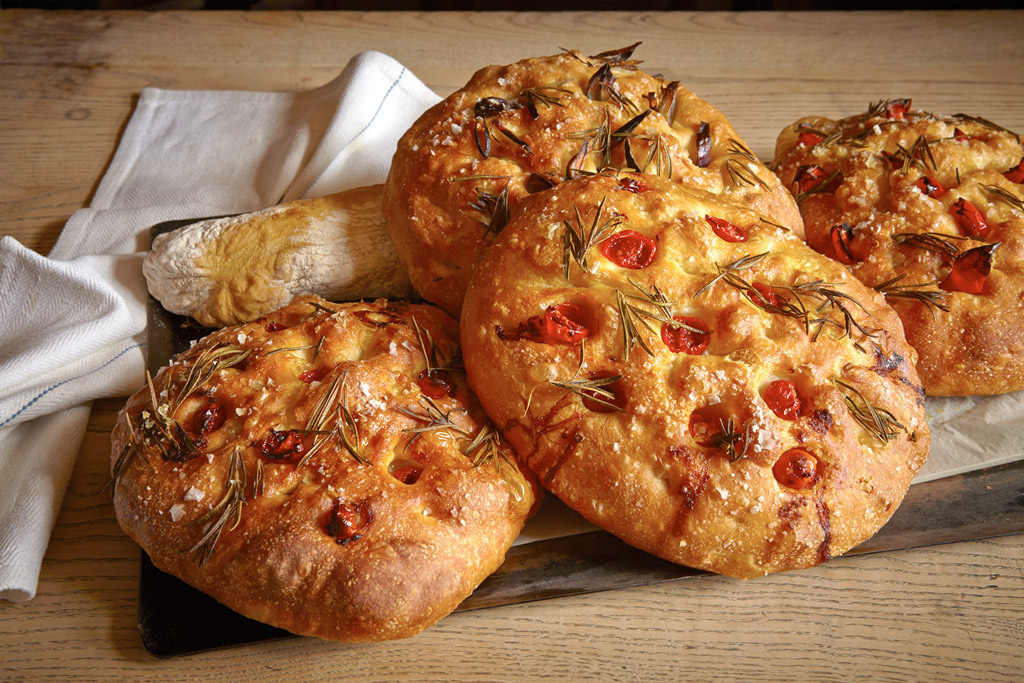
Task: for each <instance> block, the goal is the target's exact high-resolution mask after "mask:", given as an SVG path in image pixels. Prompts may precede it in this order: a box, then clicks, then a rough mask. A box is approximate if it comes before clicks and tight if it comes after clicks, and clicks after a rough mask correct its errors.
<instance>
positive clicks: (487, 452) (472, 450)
mask: <svg viewBox="0 0 1024 683" xmlns="http://www.w3.org/2000/svg"><path fill="white" fill-rule="evenodd" d="M462 454H463V455H465V456H466V457H472V459H473V467H480V466H481V465H483V464H485V463H488V462H492V463H494V471H495V472H499V473H500V472H501V463H502V462H504V463H505V464H506V465H510V466H512V467H515V465H514V464H513V462H512V460H511V459H509V457H508V455H507V454H506V453H505V451H503V450H502V449H501V446H500V437H499V436H498V432H496V431H495V430H494V428H493V427H491V426H490V425H484V426H483V427H481V428H480V430H479V431H478V432H477V433H476V436H475V437H473V440H472V441H470V442H469V444H468V445H467V446H466V447H465V448H463V449H462Z"/></svg>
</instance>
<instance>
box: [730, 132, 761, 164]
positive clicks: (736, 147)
mask: <svg viewBox="0 0 1024 683" xmlns="http://www.w3.org/2000/svg"><path fill="white" fill-rule="evenodd" d="M725 151H726V154H731V155H735V156H741V157H743V158H744V159H746V160H747V161H753V162H754V163H755V164H759V163H761V160H760V159H758V158H757V156H756V155H755V154H754V153H753V152H751V151H750V148H749V147H747V146H746V145H744V144H743V143H742V142H740V141H739V140H737V139H736V138H729V145H728V146H727V147H726V148H725Z"/></svg>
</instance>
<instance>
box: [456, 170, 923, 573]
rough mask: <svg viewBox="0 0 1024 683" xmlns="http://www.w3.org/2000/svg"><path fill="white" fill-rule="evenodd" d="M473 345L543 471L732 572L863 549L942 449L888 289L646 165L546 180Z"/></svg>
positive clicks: (478, 376)
mask: <svg viewBox="0 0 1024 683" xmlns="http://www.w3.org/2000/svg"><path fill="white" fill-rule="evenodd" d="M599 211H600V215H598V213H599ZM708 217H711V218H714V219H719V220H724V221H729V222H730V223H731V224H732V226H733V227H734V228H738V231H739V232H741V233H743V235H745V238H746V239H745V241H736V242H733V241H727V240H726V239H724V238H723V237H721V236H719V234H718V233H717V232H716V231H715V230H713V229H712V227H711V225H710V222H709V220H708ZM608 226H610V227H608ZM591 228H594V229H596V231H597V232H596V235H597V237H595V238H594V239H592V240H589V241H590V242H592V244H591V245H590V248H589V250H586V251H585V253H581V252H583V251H584V250H583V249H581V248H577V247H579V246H580V245H581V244H582V246H583V247H586V246H587V243H588V236H592V235H591V233H590V232H589V230H590V229H591ZM602 228H606V229H605V230H604V231H602ZM570 229H571V231H570ZM625 231H635V233H638V234H639V235H642V236H643V239H644V240H648V242H646V244H648V245H650V244H651V243H653V244H654V246H655V250H654V251H653V254H652V251H651V250H648V251H647V252H646V253H647V258H645V259H640V260H639V261H634V262H632V265H633V266H636V267H631V268H626V267H622V266H620V265H619V262H618V260H613V257H615V258H616V259H617V258H618V257H617V256H616V251H615V250H614V249H612V250H608V251H607V253H606V246H607V245H608V244H611V243H612V242H609V241H608V240H609V239H610V238H609V235H611V236H614V235H615V234H617V233H619V232H625ZM570 232H572V233H574V234H581V235H582V236H583V238H584V239H583V240H580V241H574V239H573V238H571V235H570ZM724 234H729V235H731V236H735V235H736V231H735V230H733V231H732V232H731V233H730V232H728V231H724ZM567 236H569V237H567ZM597 238H601V239H600V240H598V239H597ZM613 241H614V240H613ZM608 253H610V254H612V256H608V255H607V254H608ZM577 257H583V258H582V259H577ZM580 260H585V264H586V266H585V267H584V266H582V265H581V264H580ZM566 267H567V268H568V277H566V275H565V269H566ZM719 276H721V277H719ZM755 285H757V286H758V287H761V288H766V287H767V289H765V290H764V291H766V292H769V294H765V295H759V294H757V292H760V291H761V290H757V289H756V288H755ZM818 292H831V293H832V294H830V295H825V294H819V293H818ZM767 296H772V297H773V298H772V301H774V305H771V306H769V305H768V299H767V298H765V297H767ZM847 297H848V298H847ZM833 302H835V303H833ZM843 310H846V311H847V312H848V314H849V316H850V317H851V321H850V322H849V326H847V325H848V323H847V316H846V315H845V314H844V313H843ZM552 311H556V312H557V311H561V312H565V313H567V314H568V316H569V317H570V318H572V319H574V320H575V322H577V323H579V328H578V329H577V334H578V336H577V337H576V338H573V337H571V336H570V338H569V339H568V340H565V339H564V338H560V337H559V334H562V333H563V332H564V328H563V327H562V326H560V325H559V324H557V321H558V320H559V316H558V315H557V314H553V313H552ZM637 311H640V312H637ZM669 315H671V316H672V319H673V320H676V319H677V318H686V319H687V320H688V324H690V325H692V326H694V329H697V330H698V331H699V330H700V329H701V327H700V326H701V325H703V326H704V328H705V329H706V330H707V331H708V332H709V334H707V335H700V334H698V335H696V337H694V338H696V339H698V340H699V344H701V345H704V346H706V348H703V350H701V351H699V353H695V354H692V353H688V352H686V350H678V349H679V348H680V347H679V346H678V345H677V344H674V345H673V346H669V341H671V340H672V339H673V332H672V331H673V330H678V329H679V328H678V327H669V326H667V324H666V322H663V320H667V319H668V316H669ZM659 317H660V318H661V319H660V320H659ZM552 319H553V320H554V321H556V322H555V323H554V324H553V323H552V322H551V321H552ZM641 319H642V320H641ZM643 321H646V322H643ZM648 326H649V328H650V329H648ZM666 328H667V329H666ZM819 328H820V329H819ZM580 329H582V330H584V331H582V332H580V331H579V330H580ZM552 330H554V332H552ZM624 332H625V333H624ZM666 338H667V339H666ZM644 345H646V346H647V347H648V348H649V349H650V353H648V352H647V351H646V350H645V349H644ZM462 346H463V352H464V356H465V362H466V367H467V371H468V379H469V382H470V385H471V386H472V387H474V388H475V389H476V392H477V395H478V396H479V397H480V400H481V403H482V404H483V406H484V408H485V410H486V411H487V413H488V414H489V415H490V416H491V418H492V419H493V420H494V422H495V424H497V425H498V426H499V427H500V428H501V430H502V431H503V433H504V435H505V436H506V438H508V440H509V441H510V442H511V443H512V444H513V445H514V446H515V448H516V449H517V450H518V451H519V453H520V454H521V456H522V458H523V460H524V461H525V462H526V463H527V465H528V466H529V467H530V468H531V469H532V470H533V471H534V472H535V474H536V475H537V476H538V478H539V479H540V480H541V483H542V484H543V485H544V486H545V487H547V488H548V489H550V490H551V491H552V492H553V493H555V494H556V495H557V496H558V497H559V498H561V499H562V500H563V501H564V502H566V503H567V504H568V505H569V506H570V507H572V508H573V509H575V510H576V511H577V512H579V513H580V514H582V515H583V516H584V517H586V518H587V519H588V520H590V521H591V522H593V523H595V524H597V525H599V526H601V527H603V528H605V529H606V530H608V531H610V532H612V533H613V534H615V535H617V536H619V537H620V538H622V539H623V540H625V541H626V542H628V543H630V544H632V545H634V546H636V547H638V548H641V549H643V550H646V551H648V552H651V553H653V554H655V555H658V556H660V557H662V558H665V559H667V560H671V561H673V562H677V563H680V564H684V565H688V566H692V567H698V568H702V569H706V570H710V571H714V572H719V573H722V574H728V575H732V576H736V577H744V578H746V577H754V576H759V575H763V574H767V573H769V572H776V571H782V570H787V569H795V568H800V567H807V566H811V565H816V564H818V563H820V562H823V561H825V560H828V559H829V558H831V557H834V556H836V555H839V554H841V553H843V552H846V551H847V550H849V549H850V548H852V547H854V546H855V545H857V544H858V543H860V542H862V541H863V540H865V539H867V538H868V537H870V536H871V535H872V534H873V533H875V532H876V531H877V530H878V529H879V528H880V527H881V526H882V525H883V524H884V523H885V522H886V521H887V520H888V519H889V517H890V516H891V515H892V513H893V512H894V511H895V510H896V508H897V506H898V505H899V503H900V501H901V500H902V498H903V495H904V493H905V492H906V490H907V487H908V486H909V484H910V480H911V478H912V477H913V476H914V474H915V472H917V470H918V469H919V468H920V466H921V465H922V463H923V462H924V460H925V458H926V457H927V453H928V446H929V433H928V427H927V424H926V423H925V416H924V395H923V392H922V390H921V387H920V383H919V381H918V377H917V374H916V372H915V370H914V359H915V354H914V351H913V350H912V349H911V348H910V347H909V346H908V344H907V343H906V341H905V340H904V338H903V333H902V328H901V325H900V321H899V318H898V317H897V316H896V315H895V313H894V312H893V311H892V309H891V308H889V307H888V306H886V305H885V302H884V299H883V298H882V296H881V295H880V294H878V293H876V292H874V291H872V290H870V289H868V288H867V287H865V286H864V285H863V284H861V283H860V282H859V281H857V280H856V278H854V277H853V276H852V275H851V274H850V272H849V271H848V270H847V269H845V268H844V267H842V266H841V265H839V264H837V263H835V262H833V261H831V260H830V259H827V258H825V257H823V256H821V255H819V254H817V253H815V252H814V251H812V250H811V249H810V248H808V247H807V246H806V245H805V244H804V243H803V242H802V241H801V240H800V239H799V238H798V237H796V236H795V235H794V234H793V233H792V232H791V231H787V230H786V229H785V227H783V226H778V225H775V224H773V222H768V221H766V220H764V219H763V218H762V217H760V216H758V215H757V214H755V213H752V212H750V211H746V210H743V209H740V208H737V207H735V206H732V205H727V204H723V203H722V202H721V201H720V199H719V198H718V197H716V196H714V195H712V194H708V193H701V192H695V191H691V190H687V189H685V188H682V187H679V186H678V185H675V184H673V183H669V182H667V181H663V180H659V179H657V178H652V177H649V176H640V175H632V174H625V175H620V176H619V177H616V176H615V175H598V176H595V177H593V178H590V179H582V180H575V181H571V182H566V183H564V184H562V185H560V186H559V187H558V188H557V189H555V190H553V191H551V192H548V193H545V194H544V195H537V196H535V197H533V198H531V199H530V201H529V205H528V206H526V207H524V209H523V211H522V212H520V215H519V216H518V217H517V218H514V219H513V220H512V221H511V222H510V224H509V225H508V226H507V227H506V228H505V229H504V230H503V231H502V232H501V234H500V235H499V236H498V238H497V239H496V240H495V242H494V245H493V247H492V248H491V249H490V250H488V252H487V254H486V255H485V256H484V258H483V260H482V261H481V265H480V267H478V268H477V271H476V274H475V276H474V278H473V280H472V282H471V285H470V288H469V291H468V294H467V297H466V303H465V307H464V309H463V319H462ZM627 346H632V348H631V349H629V352H628V353H627ZM684 348H685V347H684ZM691 350H696V349H691ZM581 356H582V358H583V360H582V364H581ZM773 383H782V384H781V386H786V383H792V388H794V389H795V392H796V395H797V396H798V398H799V400H800V408H799V411H798V414H790V415H789V417H788V418H784V417H782V416H780V414H777V413H776V412H775V410H776V408H775V407H772V406H770V405H769V402H768V398H767V396H768V394H769V393H770V392H769V387H771V386H772V385H773ZM776 386H779V385H776ZM598 389H600V390H603V391H605V392H607V393H605V394H603V395H602V394H600V393H598ZM595 397H597V398H602V397H603V401H602V402H599V401H598V400H595ZM610 406H615V408H611V407H610ZM791 407H792V406H791ZM783 414H785V413H783ZM801 452H803V453H804V454H807V455H808V456H809V459H808V458H802V456H801V458H802V460H803V462H804V463H808V462H809V463H811V466H810V467H804V468H803V475H802V479H799V480H794V479H792V478H791V477H790V475H791V474H792V473H791V472H789V471H788V470H787V467H786V463H787V462H790V460H789V458H790V455H787V454H792V453H796V454H799V453H801ZM776 470H779V475H776ZM780 476H781V477H782V479H783V480H784V481H785V482H786V483H783V482H782V481H780V479H779V477H780Z"/></svg>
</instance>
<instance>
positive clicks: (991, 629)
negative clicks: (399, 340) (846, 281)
mask: <svg viewBox="0 0 1024 683" xmlns="http://www.w3.org/2000/svg"><path fill="white" fill-rule="evenodd" d="M1022 35H1024V13H1022V12H967V13H942V12H898V13H875V12H863V13H860V12H858V13H850V14H842V15H837V14H832V13H746V14H714V13H685V14H656V13H579V12H576V13H559V14H537V13H526V14H507V13H487V14H466V13H446V14H417V13H388V14H374V13H253V14H245V13H230V12H229V13H201V12H196V13H181V12H178V13H162V12H157V13H116V12H114V13H111V12H97V13H72V12H40V11H21V10H6V11H4V12H0V130H2V131H3V133H2V134H0V216H2V217H3V220H2V221H0V235H13V236H15V237H16V238H17V239H19V240H21V241H22V242H23V243H24V244H26V245H28V246H30V247H32V248H34V249H36V250H38V251H41V252H46V251H47V250H48V249H49V248H50V246H51V245H52V244H53V242H54V241H55V240H56V237H57V235H58V234H59V231H60V228H61V226H62V225H63V223H64V221H65V220H66V219H67V217H68V215H70V213H71V212H72V211H73V210H75V209H76V208H79V207H81V206H84V205H85V204H86V203H87V202H88V200H89V197H90V195H91V194H92V192H93V191H94V189H95V186H96V183H97V181H98V178H99V177H100V175H101V173H102V171H103V169H104V168H105V166H106V164H107V163H108V161H109V159H110V156H111V154H112V153H113V150H114V148H115V147H116V144H117V139H118V136H119V135H120V132H121V130H122V129H123V126H124V125H125V123H126V121H127V120H128V117H129V116H130V114H131V111H132V105H133V102H134V98H135V97H136V96H137V94H138V92H139V91H140V90H141V89H142V88H143V87H147V86H157V87H165V88H195V89H206V88H238V89H253V90H285V89H296V88H310V87H315V86H317V85H320V84H323V83H325V82H327V81H328V80H329V79H330V78H332V77H334V76H335V75H336V74H337V73H338V72H339V71H340V69H341V68H342V67H343V66H344V64H345V63H346V62H347V61H348V60H349V59H350V58H351V57H352V56H353V55H354V54H356V53H358V52H359V51H361V50H366V49H377V50H381V51H384V52H387V53H389V54H391V55H393V56H395V57H396V58H397V59H399V61H402V62H403V63H405V64H407V65H408V66H409V67H410V68H411V69H412V70H413V71H414V73H416V75H418V76H419V77H420V78H421V79H423V80H424V81H425V82H426V83H427V84H428V85H430V86H431V87H432V88H434V89H435V90H436V91H438V92H439V93H441V94H445V93H448V92H451V91H452V90H454V89H456V88H457V87H459V86H460V85H461V83H462V82H464V81H465V79H466V78H467V77H468V76H469V75H470V73H471V72H472V71H473V70H475V69H476V68H478V67H479V66H481V65H483V64H485V63H489V62H495V63H501V62H509V61H514V60H516V59H519V58H521V57H523V56H527V55H534V54H548V53H552V52H554V51H557V49H558V48H559V47H561V46H566V47H580V48H582V49H584V50H585V51H588V52H596V51H599V50H603V49H607V48H609V47H613V46H618V45H623V44H627V43H630V42H633V41H634V40H638V39H642V40H643V41H644V45H643V46H642V48H641V50H640V53H639V56H640V57H641V58H643V59H645V60H647V61H646V65H645V66H646V67H647V68H649V69H650V70H652V71H663V72H664V73H666V74H670V75H672V76H674V77H677V78H680V79H681V80H683V82H685V83H686V84H687V85H688V86H689V87H691V88H692V89H694V90H695V91H697V92H698V93H700V94H701V95H703V96H705V97H707V98H709V99H711V101H712V102H714V103H715V104H716V105H717V106H719V107H720V108H721V109H723V110H724V111H725V112H726V114H727V115H728V116H729V117H730V119H731V120H732V122H733V123H734V125H735V126H736V127H737V129H738V130H739V131H741V133H742V134H743V135H744V137H745V138H746V139H747V141H748V142H749V143H750V144H751V146H752V147H753V148H754V150H755V151H756V152H757V153H758V154H760V155H762V156H767V155H770V154H771V151H772V147H773V144H774V138H775V135H776V134H777V132H778V131H779V130H780V129H781V128H782V127H783V126H785V125H787V124H788V123H790V122H791V121H792V120H793V119H795V118H797V117H799V116H801V115H804V114H809V113H821V114H825V115H833V116H835V115H841V114H845V113H849V112H852V111H856V110H860V109H862V108H863V107H864V106H865V105H866V104H867V103H868V102H869V101H872V100H877V99H880V98H883V97H892V96H910V97H913V98H914V99H915V102H916V103H917V104H918V105H919V106H923V107H926V108H930V109H934V110H936V111H942V112H947V113H953V112H957V111H968V112H972V113H977V114H981V115H983V116H986V117H988V118H991V119H993V120H995V121H998V122H1000V123H1002V124H1003V125H1005V126H1008V127H1010V128H1014V129H1017V130H1022V129H1024V106H1022V105H1024V83H1022V82H1021V79H1020V76H1019V74H1020V71H1019V68H1020V67H1019V65H1020V64H1021V63H1024V41H1022V40H1021V39H1020V36H1022ZM119 407H120V405H119V403H118V402H116V401H97V402H96V404H95V405H94V409H93V413H92V416H91V418H90V427H89V432H88V434H87V435H86V439H85V442H84V444H83V446H82V449H81V452H80V454H79V459H78V462H77V463H76V466H75V470H74V473H73V474H72V479H71V487H70V489H69V491H68V493H67V494H66V496H65V500H64V506H63V509H62V511H61V514H60V516H59V518H58V520H57V526H56V528H55V530H54V535H53V539H52V541H51V543H50V547H49V549H48V551H47V556H46V559H45V560H44V563H43V569H42V575H41V580H40V588H39V594H38V596H37V597H36V599H35V600H33V601H31V602H28V603H21V604H12V603H0V679H4V680H40V679H55V680H62V681H76V680H88V681H92V680H104V679H109V678H114V677H125V678H128V679H132V680H134V679H147V680H149V679H152V680H189V681H195V680H225V679H236V680H254V681H279V680H285V679H287V680H297V681H314V680H315V681H321V680H324V679H325V678H328V677H330V678H340V679H350V680H360V681H390V680H395V679H396V678H409V679H413V680H445V681H449V680H473V681H507V680H511V679H517V680H518V679H526V680H565V681H569V680H622V681H641V680H642V681H650V680H672V681H684V680H694V681H715V680H722V681H735V680H750V681H777V680H780V679H783V678H785V679H787V680H788V679H801V678H802V679H810V680H821V681H839V680H850V679H860V680H878V681H896V680H900V681H905V680H915V681H917V680H920V681H963V680H984V681H1019V680H1021V679H1022V678H1024V671H1022V665H1021V658H1020V653H1021V652H1022V651H1024V607H1022V606H1024V536H1013V537H1008V538H1002V539H995V540H989V541H973V542H968V543H957V544H952V545H947V546H940V547H936V548H928V549H919V550H907V551H900V552H892V553H881V554H877V555H870V556H863V557H848V558H839V559H837V560H835V561H833V562H830V563H829V564H827V565H825V566H822V567H818V568H815V569H812V570H806V571H801V572H794V573H790V574H783V575H775V576H770V577H766V578H765V579H759V580H756V581H751V582H741V581H735V580H731V579H726V578H722V577H713V576H709V577H703V578H700V579H697V580H692V581H684V582H675V583H667V584H661V585H656V586H645V587H637V588H630V589H624V590H615V591H608V592H604V593H599V594H593V595H586V596H577V597H565V598H558V599H554V600H549V601H544V602H538V603H532V604H524V605H514V606H507V607H500V608H494V609H487V610H477V611H472V612H465V613H460V614H454V615H452V616H450V617H447V618H445V619H444V620H442V621H441V623H439V624H438V625H437V626H435V627H433V628H431V629H429V630H428V631H426V632H424V633H423V634H421V635H419V636H416V637H414V638H411V639H408V640H405V641H399V642H394V643H383V644H377V645H338V644H333V643H326V642H322V641H317V640H311V639H304V638H292V639H288V640H282V641H272V642H266V643H261V644H258V645H251V646H245V647H240V648H236V649H231V650H226V651H222V652H210V653H203V654H199V655H195V656H190V657H185V658H180V659H175V660H169V661H156V660H154V659H153V658H152V657H151V656H150V655H148V654H147V653H146V652H145V650H144V649H143V648H142V645H141V642H140V641H139V635H138V631H137V628H136V607H137V604H138V603H137V601H138V593H137V577H138V571H139V567H138V550H137V547H136V546H135V545H134V544H133V543H132V542H131V541H130V540H128V539H127V538H126V537H125V536H124V535H123V534H122V533H121V531H120V529H119V528H118V527H117V524H116V522H115V521H114V515H113V509H112V506H111V504H110V499H109V494H108V493H106V492H103V491H101V489H102V487H103V485H104V483H105V481H106V477H107V474H106V472H107V469H108V466H109V465H108V463H109V452H108V451H109V448H110V443H109V430H110V426H111V425H112V423H113V420H114V416H115V415H116V411H117V410H118V408H119Z"/></svg>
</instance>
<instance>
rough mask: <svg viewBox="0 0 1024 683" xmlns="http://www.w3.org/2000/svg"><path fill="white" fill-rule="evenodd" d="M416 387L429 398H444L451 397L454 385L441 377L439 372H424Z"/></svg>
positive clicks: (420, 375)
mask: <svg viewBox="0 0 1024 683" xmlns="http://www.w3.org/2000/svg"><path fill="white" fill-rule="evenodd" d="M416 386H418V387H419V388H420V391H422V392H423V395H424V396H426V397H428V398H444V397H445V396H451V394H452V389H454V388H455V387H453V386H452V383H451V382H449V381H448V380H446V379H445V378H444V377H441V376H440V373H438V372H437V371H434V372H428V371H426V370H424V371H423V372H421V373H420V374H419V377H417V378H416Z"/></svg>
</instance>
